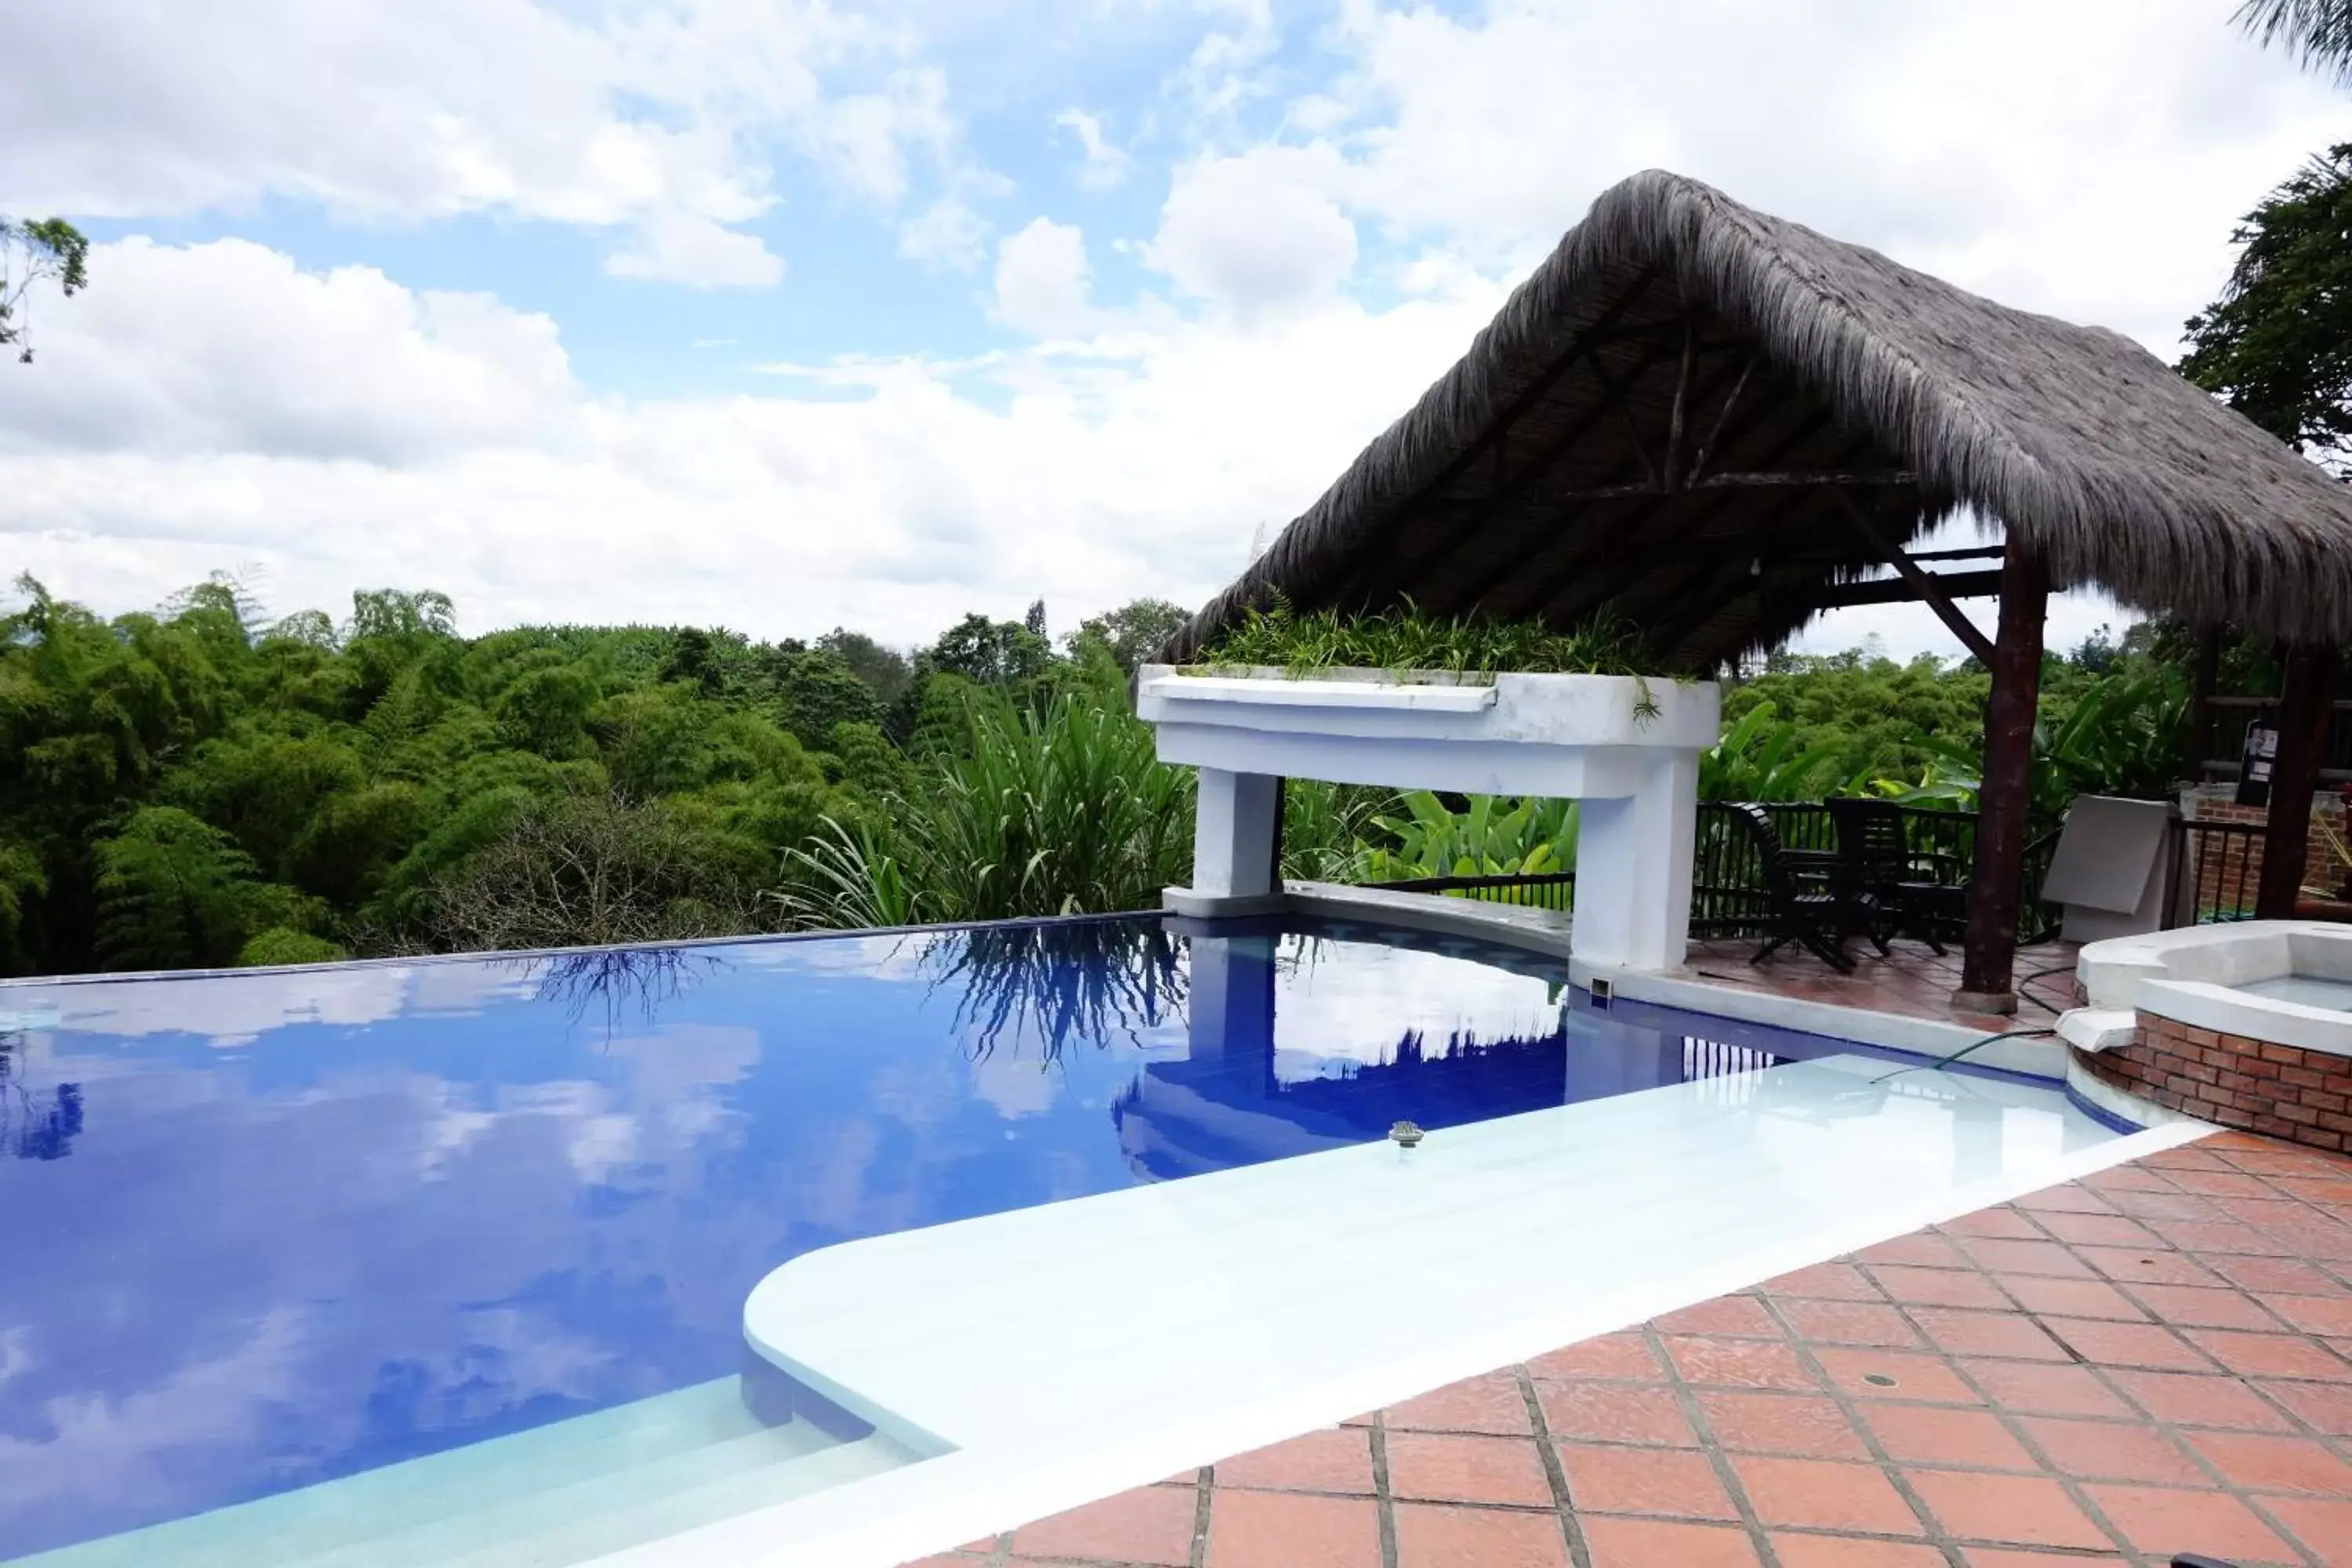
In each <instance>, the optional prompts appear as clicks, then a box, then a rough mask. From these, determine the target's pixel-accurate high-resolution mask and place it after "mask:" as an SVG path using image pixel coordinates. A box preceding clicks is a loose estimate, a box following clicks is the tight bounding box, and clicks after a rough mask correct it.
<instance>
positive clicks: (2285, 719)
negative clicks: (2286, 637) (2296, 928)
mask: <svg viewBox="0 0 2352 1568" xmlns="http://www.w3.org/2000/svg"><path fill="white" fill-rule="evenodd" d="M2335 699H2336V650H2335V649H2334V648H2332V647H2294V648H2290V649H2289V650H2288V651H2287V656H2286V674H2285V679H2284V681H2283V682H2282V683H2281V686H2280V690H2279V737H2278V755H2277V756H2276V757H2274V758H2273V760H2272V762H2271V798H2270V824H2269V826H2267V827H2265V828H2264V829H2263V885H2262V890H2261V891H2260V892H2258V893H2257V894H2255V896H2254V913H2255V915H2256V916H2258V917H2259V918H2261V919H2263V920H2266V921H2286V920H2293V919H2294V900H2295V898H2296V896H2297V895H2298V894H2299V893H2300V892H2301V891H2302V890H2303V869H2304V868H2303V862H2304V854H2305V848H2306V847H2307V843H2308V840H2309V837H2310V835H2311V795H2312V792H2313V791H2314V790H2315V789H2317V788H2318V787H2319V760H2320V752H2322V750H2324V749H2325V747H2326V741H2327V715H2328V713H2329V711H2330V710H2331V709H2332V708H2333V706H2334V703H2335Z"/></svg>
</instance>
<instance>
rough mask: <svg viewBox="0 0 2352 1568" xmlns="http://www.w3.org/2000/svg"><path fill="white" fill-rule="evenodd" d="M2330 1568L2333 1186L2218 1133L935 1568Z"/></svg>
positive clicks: (2344, 1394) (2336, 1522)
mask: <svg viewBox="0 0 2352 1568" xmlns="http://www.w3.org/2000/svg"><path fill="white" fill-rule="evenodd" d="M2175 1552H2203V1553H2205V1554H2207V1555H2209V1556H2212V1557H2217V1558H2221V1559H2224V1560H2227V1561H2231V1562H2234V1563H2244V1564H2252V1563H2263V1564H2294V1565H2297V1568H2331V1565H2352V1161H2347V1160H2342V1159H2336V1158H2333V1157H2330V1156H2326V1155H2321V1154H2317V1153H2313V1152H2305V1151H2301V1150H2295V1149H2291V1148H2288V1147H2287V1146H2285V1145H2282V1144H2277V1143H2273V1142H2267V1141H2264V1140H2261V1139H2256V1138H2251V1137H2244V1136H2240V1135H2237V1134H2222V1135H2219V1136H2216V1137H2213V1138H2210V1139H2207V1140H2204V1141H2203V1142H2199V1143H2195V1144H2192V1145H2189V1146H2188V1147H2185V1148H2181V1149H2177V1150H2173V1151H2170V1152H2165V1153H2160V1154H2156V1155H2152V1156H2150V1157H2149V1158H2147V1160H2145V1161H2142V1162H2139V1163H2135V1164H2131V1165H2126V1166H2121V1167H2118V1168H2116V1169H2115V1170H2112V1171H2107V1172H2103V1173H2100V1174H2098V1175H2095V1176H2092V1177H2088V1178H2086V1179H2085V1180H2084V1181H2082V1182H2080V1183H2074V1184H2067V1185H2064V1186H2060V1187H2053V1188H2051V1189H2049V1190H2047V1191H2045V1192H2042V1193H2037V1194H2032V1195H2031V1196H2028V1197H2024V1198H2021V1199H2020V1200H2018V1201H2017V1202H2016V1203H2014V1204H2011V1205H2003V1206H2001V1207H2000V1208H1995V1209H1988V1210H1984V1211H1982V1212H1980V1213H1978V1214H1974V1215H1967V1216H1965V1217H1963V1218H1961V1219H1958V1220H1956V1221H1954V1222H1952V1223H1950V1224H1948V1225H1944V1226H1935V1227H1932V1228H1931V1229H1929V1230H1927V1231H1922V1232H1918V1233H1916V1234H1914V1235H1912V1236H1907V1237H1898V1238H1896V1239H1895V1240H1893V1241H1889V1242H1886V1243H1884V1244H1882V1245H1880V1246H1876V1247H1870V1248H1868V1249H1866V1250H1865V1251H1864V1252H1861V1253H1859V1254H1856V1255H1854V1256H1852V1257H1848V1258H1838V1259H1835V1260H1833V1261H1831V1262H1826V1263H1821V1264H1816V1265H1814V1266H1813V1267H1811V1268H1803V1269H1800V1270H1799V1271H1797V1272H1796V1273H1794V1274H1790V1275H1786V1276H1783V1277H1782V1278H1780V1279H1773V1280H1769V1281H1766V1282H1765V1283H1763V1284H1761V1285H1759V1286H1757V1287H1755V1288H1753V1289H1749V1290H1746V1291H1741V1292H1738V1293H1737V1294H1734V1295H1730V1296H1726V1297H1723V1298H1721V1299H1719V1300H1714V1301H1708V1302H1705V1303H1702V1304H1700V1305H1698V1306H1696V1307H1692V1308H1688V1309H1685V1310H1682V1311H1678V1312H1674V1313H1670V1314H1668V1315H1667V1316H1665V1317H1663V1318H1660V1319H1657V1320H1655V1321H1651V1322H1648V1323H1644V1324H1642V1325H1640V1326H1639V1327H1637V1328H1634V1329H1631V1330H1627V1331H1623V1332H1620V1333H1613V1334H1605V1335H1602V1336H1601V1337H1600V1338H1598V1339H1594V1340H1589V1341H1586V1342H1583V1343H1581V1344H1577V1345H1571V1346H1569V1347H1567V1348H1565V1349H1563V1350H1559V1351H1555V1352H1551V1353H1549V1354H1548V1355H1544V1356H1539V1357H1538V1358H1536V1359H1535V1360H1533V1361H1531V1362H1528V1363H1526V1364H1524V1365H1520V1366H1513V1367H1507V1368H1505V1369H1503V1370H1501V1371H1497V1372H1494V1373H1487V1374H1486V1375H1485V1376H1483V1377H1477V1378H1473V1379H1471V1380H1469V1381H1468V1382H1466V1383H1462V1384H1454V1385H1453V1386H1452V1387H1449V1388H1444V1389H1439V1390H1437V1391H1435V1392H1433V1393H1431V1394H1423V1395H1422V1396H1420V1397H1419V1398H1416V1399H1412V1400H1408V1401H1406V1402H1404V1403H1403V1404H1401V1405H1393V1406H1391V1407H1390V1408H1388V1409H1386V1410H1382V1411H1376V1412H1374V1413H1373V1414H1371V1415H1366V1416H1362V1417H1360V1418H1358V1419H1357V1420H1354V1421H1350V1422H1349V1423H1347V1424H1345V1425H1343V1426H1336V1427H1332V1428H1329V1429H1328V1430H1324V1431H1319V1432H1311V1433H1307V1434H1306V1435H1305V1436H1299V1437H1297V1438H1294V1439H1292V1440H1290V1441H1288V1442H1286V1443H1281V1444H1277V1445H1276V1446H1275V1447H1270V1448H1265V1449H1261V1450H1259V1451H1257V1452H1256V1453H1253V1454H1243V1455H1238V1456H1235V1457H1234V1458H1229V1459H1224V1460H1221V1461H1219V1462H1218V1463H1216V1464H1214V1465H1211V1466H1207V1467H1204V1468H1202V1469H1201V1470H1199V1471H1198V1472H1196V1473H1192V1474H1187V1475H1183V1476H1179V1477H1173V1478H1171V1479H1168V1480H1165V1481H1163V1482H1161V1483H1160V1484H1159V1485H1157V1486H1151V1487H1145V1488H1142V1489H1138V1490H1136V1491H1131V1492H1127V1493H1123V1494H1121V1495H1119V1496H1117V1497H1113V1498H1108V1499H1105V1500H1102V1501H1100V1502H1096V1503H1091V1504H1088V1505H1087V1506H1086V1507H1084V1508H1080V1509H1076V1510H1073V1511H1071V1512H1068V1513H1065V1514H1062V1515H1059V1516H1058V1517H1056V1518H1053V1519H1048V1520H1043V1521H1038V1522H1036V1523H1034V1524H1028V1525H1024V1526H1023V1527H1021V1528H1020V1529H1017V1530H1014V1531H1009V1532H1007V1533H1006V1534H1004V1535H1002V1536H999V1537H996V1538H994V1539H992V1540H989V1541H984V1542H972V1543H971V1544H970V1545H968V1546H966V1547H965V1548H963V1549H962V1550H961V1551H958V1552H950V1553H947V1554H945V1555H944V1556H940V1557H937V1558H932V1559H928V1560H927V1564H929V1568H944V1565H953V1568H982V1565H983V1564H1020V1563H1062V1564H1073V1563H1076V1564H1087V1565H1105V1568H1108V1565H1120V1568H1125V1565H1131V1564H1139V1563H1150V1564H1161V1565H1164V1568H1913V1565H1915V1564H1916V1565H1917V1568H1937V1565H1941V1568H2060V1565H2063V1564H2066V1563H2117V1564H2120V1563H2131V1564H2159V1565H2160V1564H2163V1563H2166V1562H2168V1560H2169V1558H2170V1557H2171V1555H2172V1554H2173V1553H2175Z"/></svg>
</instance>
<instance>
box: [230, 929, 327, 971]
mask: <svg viewBox="0 0 2352 1568" xmlns="http://www.w3.org/2000/svg"><path fill="white" fill-rule="evenodd" d="M350 956H351V954H350V953H348V952H344V951H343V949H341V947H339V946H337V945H336V944H335V943H333V942H329V941H328V940H327V939H326V938H325V937H322V936H312V935H311V934H310V932H309V931H291V930H289V929H288V928H287V927H285V926H271V927H270V928H269V929H268V931H259V932H257V933H255V935H254V937H253V939H252V940H251V941H249V942H247V943H246V944H245V945H244V946H243V947H242V948H240V949H238V950H237V954H236V962H237V966H238V967H239V968H241V969H258V968H262V967H265V966H268V965H274V964H281V963H339V962H340V961H341V960H343V959H346V958H349V957H350Z"/></svg>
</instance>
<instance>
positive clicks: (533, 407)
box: [0, 239, 580, 463]
mask: <svg viewBox="0 0 2352 1568" xmlns="http://www.w3.org/2000/svg"><path fill="white" fill-rule="evenodd" d="M90 266H91V268H92V269H93V271H94V272H95V274H96V275H97V276H98V277H99V278H101V279H104V282H105V287H103V288H93V289H90V290H89V292H88V293H86V294H83V295H81V296H79V297H78V298H77V299H76V300H74V301H73V304H72V306H71V307H70V308H69V309H68V308H60V309H58V310H54V311H51V312H49V313H48V315H47V319H45V320H44V321H43V322H42V335H41V357H40V359H39V361H38V362H37V363H36V364H34V365H32V366H29V367H26V366H17V365H11V366H9V367H8V368H9V369H11V370H18V371H24V372H25V373H26V374H16V375H8V376H0V452H7V451H16V452H19V453H23V452H41V451H47V452H51V453H58V454H64V453H71V452H77V451H79V452H89V453H95V452H109V451H110V452H121V453H137V454H141V455H142V456H148V457H157V456H166V455H168V456H173V457H178V456H182V455H187V456H196V457H201V456H202V455H204V454H208V453H215V452H256V451H258V452H269V453H273V454H277V455H279V456H284V457H299V458H317V459H326V460H333V459H341V458H357V459H361V460H364V461H369V462H378V463H400V462H407V461H416V460H426V459H432V458H442V457H446V456H448V455H450V454H452V453H456V452H458V451H462V450H466V449H468V448H473V447H488V446H499V445H504V444H509V443H512V442H515V441H519V440H530V441H535V442H541V443H549V442H551V441H554V440H555V439H557V438H558V437H559V436H560V435H561V433H562V431H563V430H564V429H565V428H566V427H567V426H568V425H569V422H570V421H571V419H572V415H573V412H574V410H575V409H576V408H577V406H578V405H579V397H580V393H579V389H578V388H577V387H576V386H575V385H574V384H573V382H572V373H571V367H570V364H569V363H568V361H567V359H566V357H565V354H564V352H563V347H562V342H560V341H559V340H558V337H557V333H556V327H555V323H554V322H553V321H551V320H549V319H548V318H547V317H545V316H540V315H527V314H524V313H522V312H520V311H516V310H509V308H508V307H506V306H505V305H503V304H501V303H499V301H498V300H494V299H491V298H489V297H488V296H487V295H481V294H455V293H436V292H429V291H427V292H415V291H412V290H410V289H405V288H403V287H402V286H401V285H399V284H397V283H394V281H392V279H388V278H386V277H385V276H384V275H383V273H381V272H378V271H376V270H375V269H373V268H365V267H341V268H335V269H333V270H332V271H328V272H306V271H302V270H300V269H299V268H297V267H296V266H295V265H294V264H293V262H292V261H291V260H289V258H286V257H285V256H282V255H280V254H278V252H276V251H273V250H268V249H266V248H264V247H260V246H257V245H254V244H251V243H250V242H248V241H245V240H238V239H225V240H217V241H215V242H213V243H211V244H207V245H198V246H191V247H166V246H158V245H155V244H152V243H151V242H149V241H147V240H143V239H131V240H125V241H122V242H121V243H119V244H114V245H106V246H100V247H98V248H97V250H96V251H95V252H94V253H93V254H92V256H91V258H90Z"/></svg>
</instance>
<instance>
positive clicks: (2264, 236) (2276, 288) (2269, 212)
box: [2180, 5, 2352, 471]
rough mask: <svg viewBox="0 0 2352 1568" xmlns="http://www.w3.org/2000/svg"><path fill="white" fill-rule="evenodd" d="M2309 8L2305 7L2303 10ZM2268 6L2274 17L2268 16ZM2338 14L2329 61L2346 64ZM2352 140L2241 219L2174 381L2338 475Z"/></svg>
mask: <svg viewBox="0 0 2352 1568" xmlns="http://www.w3.org/2000/svg"><path fill="white" fill-rule="evenodd" d="M2306 8H2307V7H2306ZM2274 9H2276V8H2275V7H2274ZM2331 9H2332V10H2333V11H2334V12H2335V13H2336V23H2335V27H2336V30H2335V31H2333V32H2332V33H2331V34H2330V35H2329V37H2331V38H2332V39H2333V40H2334V41H2333V42H2332V43H2331V44H2330V45H2329V46H2328V47H2329V49H2330V51H2331V52H2332V54H2333V58H2335V59H2336V61H2337V62H2338V63H2339V64H2346V63H2352V52H2347V42H2352V20H2347V19H2346V17H2345V16H2344V8H2343V7H2342V6H2340V5H2338V6H2335V7H2331ZM2347 237H2352V142H2347V143H2343V144H2340V145H2337V146H2335V147H2331V148H2329V149H2328V150H2327V152H2326V153H2324V154H2322V155H2320V156H2318V157H2315V158H2314V159H2313V160H2312V161H2311V162H2310V163H2308V164H2306V165H2305V167H2304V168H2302V169H2300V170H2298V171H2297V172H2296V173H2295V174H2294V175H2293V176H2291V177H2290V178H2289V179H2288V180H2287V181H2286V182H2285V183H2284V184H2281V185H2280V186H2279V187H2278V188H2277V189H2276V190H2274V191H2273V192H2272V193H2271V194H2270V195H2268V196H2266V197H2264V198H2263V203H2262V205H2259V206H2257V207H2256V208H2255V209H2254V210H2253V211H2252V212H2251V213H2249V214H2247V215H2246V217H2245V220H2244V221H2243V222H2242V224H2241V225H2240V226H2239V227H2238V229H2237V231H2236V233H2235V234H2233V235H2232V236H2231V239H2232V240H2233V241H2234V242H2235V243H2236V244H2237V245H2239V246H2240V247H2242V248H2241V249H2240V251H2239V253H2238V260H2237V265H2236V266H2235V267H2234V268H2232V269H2231V273H2230V281H2229V283H2228V284H2227V285H2226V286H2225V287H2224V288H2223V289H2222V291H2221V298H2220V299H2219V300H2215V301H2214V302H2213V304H2212V305H2211V306H2210V307H2209V308H2208V309H2206V310H2204V311H2203V312H2202V313H2200V314H2199V315H2196V316H2193V317H2191V318H2190V319H2189V325H2188V329H2187V335H2188V341H2189V354H2188V356H2187V357H2186V358H2184V359H2183V360H2182V361H2181V362H2180V374H2183V375H2185V376H2187V377H2188V378H2189V380H2191V381H2193V382H2195V383H2197V384H2198V385H2200V386H2202V387H2204V388H2205V389H2206V390H2208V391H2210V392H2214V393H2218V394H2220V395H2221V396H2223V397H2224V398H2226V399H2227V400H2228V402H2229V405H2230V406H2231V407H2232V408H2235V409H2236V410H2238V412H2240V413H2241V414H2243V415H2244V416H2246V417H2248V418H2249V419H2252V421H2253V422H2254V423H2255V424H2257V425H2260V426H2262V427H2263V429H2265V430H2268V431H2270V432H2271V433H2272V434H2273V435H2274V436H2276V437H2279V438H2280V439H2282V440H2284V441H2287V442H2290V443H2293V444H2294V445H2296V446H2299V447H2306V448H2308V449H2309V450H2311V451H2312V452H2313V453H2315V454H2316V455H2318V456H2319V457H2321V458H2322V459H2323V460H2324V461H2326V462H2327V463H2328V464H2329V465H2330V466H2331V467H2334V468H2336V469H2338V470H2339V471H2341V470H2343V469H2345V468H2347V466H2352V241H2347Z"/></svg>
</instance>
